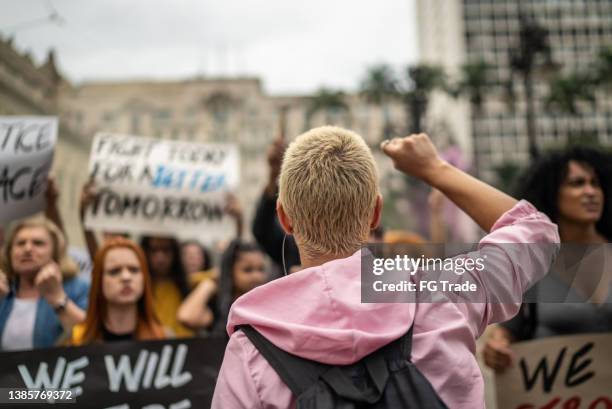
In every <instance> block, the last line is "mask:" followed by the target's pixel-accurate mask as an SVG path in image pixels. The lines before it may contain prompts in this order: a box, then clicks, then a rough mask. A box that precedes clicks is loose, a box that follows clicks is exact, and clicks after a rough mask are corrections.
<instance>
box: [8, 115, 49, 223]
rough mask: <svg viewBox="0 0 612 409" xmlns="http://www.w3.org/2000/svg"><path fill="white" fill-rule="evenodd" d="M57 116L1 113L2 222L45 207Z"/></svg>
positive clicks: (24, 215)
mask: <svg viewBox="0 0 612 409" xmlns="http://www.w3.org/2000/svg"><path fill="white" fill-rule="evenodd" d="M56 140H57V118H55V117H29V116H14V117H10V116H0V224H3V223H7V222H10V221H13V220H16V219H20V218H22V217H26V216H29V215H32V214H34V213H37V212H39V211H41V210H43V209H44V206H45V198H44V195H45V190H46V187H47V175H48V174H49V170H50V169H51V165H52V163H53V151H54V149H55V143H56Z"/></svg>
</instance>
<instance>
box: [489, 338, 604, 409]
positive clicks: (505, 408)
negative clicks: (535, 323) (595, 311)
mask: <svg viewBox="0 0 612 409" xmlns="http://www.w3.org/2000/svg"><path fill="white" fill-rule="evenodd" d="M512 350H513V351H514V353H515V363H514V366H513V367H511V368H509V369H508V370H506V371H505V372H504V373H502V374H498V375H496V379H495V387H496V390H497V407H498V409H582V408H584V409H612V334H588V335H576V336H565V337H553V338H546V339H542V340H536V341H527V342H520V343H516V344H513V345H512Z"/></svg>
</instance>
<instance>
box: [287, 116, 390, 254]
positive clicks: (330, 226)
mask: <svg viewBox="0 0 612 409" xmlns="http://www.w3.org/2000/svg"><path fill="white" fill-rule="evenodd" d="M378 193H379V191H378V170H377V169H376V163H375V162H374V157H373V156H372V152H371V151H370V148H368V146H367V145H366V143H365V142H364V140H363V138H362V137H361V136H359V135H357V134H356V133H355V132H352V131H349V130H347V129H342V128H338V127H333V126H324V127H320V128H314V129H311V130H310V131H308V132H306V133H304V134H302V135H300V136H298V137H297V138H296V139H295V141H293V142H292V143H291V144H290V145H289V147H288V148H287V151H286V152H285V156H284V158H283V164H282V168H281V173H280V180H279V199H278V200H279V202H280V204H281V205H282V206H283V209H284V211H285V213H286V214H287V216H289V218H290V219H291V221H292V224H293V230H294V234H295V237H296V241H297V243H298V244H299V246H300V251H301V252H302V251H303V252H305V253H306V254H309V255H310V256H316V255H321V254H347V253H349V252H354V251H356V250H357V249H359V247H360V246H361V245H362V244H363V243H364V242H366V241H367V238H368V235H369V232H370V222H371V218H372V215H373V213H374V208H375V205H376V198H377V196H378Z"/></svg>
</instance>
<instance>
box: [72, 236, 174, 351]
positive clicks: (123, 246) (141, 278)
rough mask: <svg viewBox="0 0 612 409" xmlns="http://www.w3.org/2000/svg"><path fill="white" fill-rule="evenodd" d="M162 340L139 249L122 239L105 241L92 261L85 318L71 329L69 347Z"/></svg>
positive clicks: (129, 241)
mask: <svg viewBox="0 0 612 409" xmlns="http://www.w3.org/2000/svg"><path fill="white" fill-rule="evenodd" d="M162 338H165V334H164V330H163V327H162V326H161V324H160V323H159V321H158V319H157V317H156V315H155V309H154V307H153V296H152V291H151V278H150V276H149V270H148V268H147V262H146V258H145V255H144V253H143V251H142V249H141V248H140V246H138V245H137V244H136V243H134V242H133V241H131V240H128V239H124V238H114V239H111V240H108V241H106V242H105V243H104V245H103V246H102V247H101V248H100V249H99V250H98V252H97V253H96V257H95V259H94V266H93V271H92V278H91V290H90V293H89V308H88V309H87V318H86V319H85V322H84V323H83V324H81V325H77V326H76V327H75V328H74V329H73V332H72V344H73V345H84V344H89V343H92V342H107V341H122V340H151V339H162Z"/></svg>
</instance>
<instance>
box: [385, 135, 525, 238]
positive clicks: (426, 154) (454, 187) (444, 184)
mask: <svg viewBox="0 0 612 409" xmlns="http://www.w3.org/2000/svg"><path fill="white" fill-rule="evenodd" d="M381 147H382V149H383V151H384V152H385V154H387V155H388V156H389V157H391V159H392V160H393V163H394V165H395V167H396V169H398V170H400V171H402V172H404V173H406V174H408V175H412V176H415V177H417V178H419V179H421V180H423V181H425V182H426V183H428V184H430V185H431V186H432V187H434V188H436V189H438V190H440V191H441V192H442V193H443V194H444V195H445V196H446V197H448V198H449V199H450V200H451V201H453V202H454V203H455V204H456V205H457V206H459V208H461V209H462V210H463V211H464V212H466V213H467V214H468V215H469V216H470V217H471V218H472V219H473V220H474V221H475V222H476V223H478V225H479V226H480V227H481V228H482V229H483V230H485V231H490V230H491V227H493V224H494V223H495V222H496V221H497V219H499V218H500V217H501V215H502V214H504V213H505V212H507V211H508V210H510V209H511V208H512V207H514V205H515V204H516V203H517V200H516V199H514V198H513V197H511V196H508V195H507V194H505V193H503V192H502V191H500V190H498V189H496V188H494V187H493V186H490V185H488V184H486V183H484V182H482V181H480V180H478V179H476V178H474V177H472V176H470V175H468V174H467V173H465V172H463V171H461V170H459V169H457V168H455V167H454V166H452V165H450V164H448V163H446V162H445V161H444V160H442V158H440V156H439V155H438V152H437V150H436V148H435V147H434V146H433V144H432V143H431V141H430V139H429V137H428V136H427V135H425V134H418V135H411V136H408V137H404V138H394V139H392V140H391V141H385V142H383V144H382V145H381Z"/></svg>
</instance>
